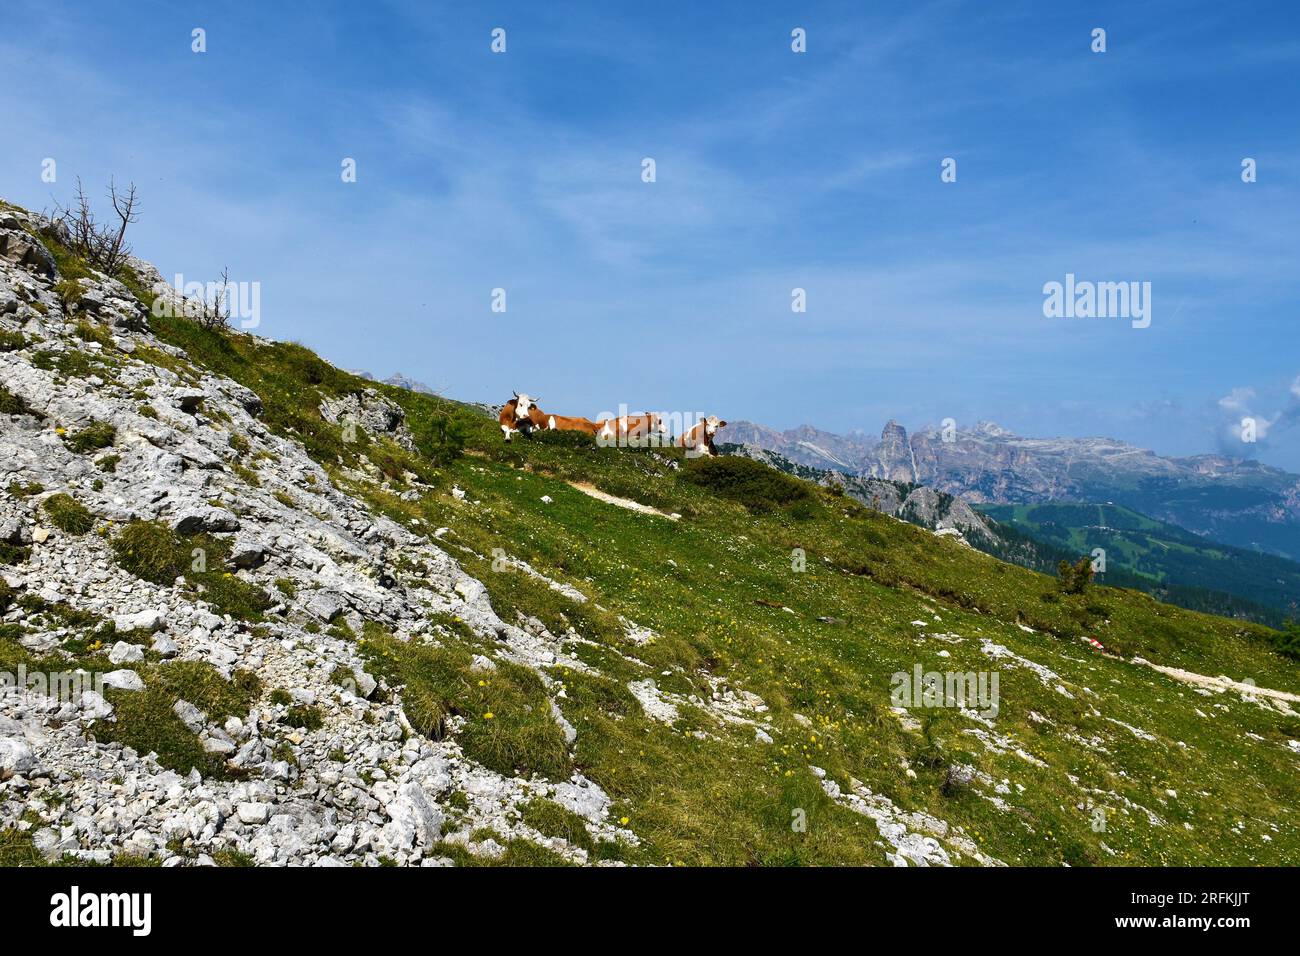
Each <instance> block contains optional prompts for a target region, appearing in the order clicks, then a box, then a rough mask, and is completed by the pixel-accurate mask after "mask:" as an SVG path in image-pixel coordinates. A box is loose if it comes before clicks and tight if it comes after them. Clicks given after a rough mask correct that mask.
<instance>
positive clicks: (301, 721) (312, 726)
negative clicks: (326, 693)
mask: <svg viewBox="0 0 1300 956" xmlns="http://www.w3.org/2000/svg"><path fill="white" fill-rule="evenodd" d="M284 722H285V723H286V724H287V725H289V726H290V727H302V728H304V729H305V730H320V729H321V727H323V726H325V714H324V712H323V711H322V710H321V709H320V708H319V707H312V706H309V705H307V704H299V705H297V706H296V707H290V708H289V710H288V711H287V712H286V713H285V715H284Z"/></svg>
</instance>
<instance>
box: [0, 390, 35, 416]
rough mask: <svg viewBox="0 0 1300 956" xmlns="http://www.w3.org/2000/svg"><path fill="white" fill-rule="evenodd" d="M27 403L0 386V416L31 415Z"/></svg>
mask: <svg viewBox="0 0 1300 956" xmlns="http://www.w3.org/2000/svg"><path fill="white" fill-rule="evenodd" d="M31 414H32V410H31V409H30V408H28V407H27V403H26V402H24V401H23V400H22V399H21V398H19V397H18V396H17V395H15V394H14V393H13V392H11V391H9V389H7V388H5V387H4V386H3V385H0V415H31Z"/></svg>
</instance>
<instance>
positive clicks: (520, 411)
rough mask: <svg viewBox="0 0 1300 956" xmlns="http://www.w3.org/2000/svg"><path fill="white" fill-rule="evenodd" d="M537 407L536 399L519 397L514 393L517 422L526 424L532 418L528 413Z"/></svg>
mask: <svg viewBox="0 0 1300 956" xmlns="http://www.w3.org/2000/svg"><path fill="white" fill-rule="evenodd" d="M536 407H537V399H535V398H533V397H532V396H531V395H520V394H519V393H518V392H515V418H516V419H517V420H518V421H521V422H526V421H529V420H530V418H531V417H532V416H531V415H530V414H529V412H530V411H531V410H532V409H534V408H536Z"/></svg>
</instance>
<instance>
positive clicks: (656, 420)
mask: <svg viewBox="0 0 1300 956" xmlns="http://www.w3.org/2000/svg"><path fill="white" fill-rule="evenodd" d="M650 431H651V432H652V433H656V434H659V435H667V434H668V423H667V422H666V421H664V419H663V416H662V415H660V414H658V413H657V412H651V413H650Z"/></svg>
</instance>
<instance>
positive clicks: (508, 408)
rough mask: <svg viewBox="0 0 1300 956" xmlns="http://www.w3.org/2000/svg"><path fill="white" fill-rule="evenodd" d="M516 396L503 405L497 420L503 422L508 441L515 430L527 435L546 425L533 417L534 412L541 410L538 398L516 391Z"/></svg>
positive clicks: (503, 432)
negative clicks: (538, 405) (538, 406)
mask: <svg viewBox="0 0 1300 956" xmlns="http://www.w3.org/2000/svg"><path fill="white" fill-rule="evenodd" d="M514 396H515V397H514V398H512V399H510V401H508V402H506V403H505V405H503V406H502V407H501V413H500V414H499V415H497V421H498V422H500V423H501V433H502V434H503V435H505V438H506V441H509V440H510V436H511V434H512V433H514V432H520V433H522V434H524V435H527V434H529V433H530V432H531V431H532V430H533V429H534V428H539V427H540V428H544V427H546V426H545V425H540V426H539V425H538V424H537V422H536V421H535V420H534V418H533V416H534V413H537V412H539V409H538V408H537V399H535V398H533V397H532V396H530V395H520V394H519V393H518V392H515V393H514Z"/></svg>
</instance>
